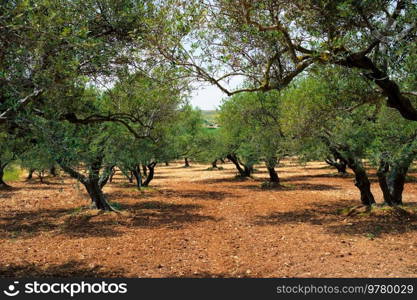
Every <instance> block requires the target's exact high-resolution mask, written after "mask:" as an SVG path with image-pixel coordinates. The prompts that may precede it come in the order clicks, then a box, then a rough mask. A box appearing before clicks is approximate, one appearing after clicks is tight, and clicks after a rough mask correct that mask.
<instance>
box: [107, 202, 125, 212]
mask: <svg viewBox="0 0 417 300" xmlns="http://www.w3.org/2000/svg"><path fill="white" fill-rule="evenodd" d="M110 205H111V206H112V207H113V208H115V209H117V210H122V209H123V207H122V204H120V203H119V202H110Z"/></svg>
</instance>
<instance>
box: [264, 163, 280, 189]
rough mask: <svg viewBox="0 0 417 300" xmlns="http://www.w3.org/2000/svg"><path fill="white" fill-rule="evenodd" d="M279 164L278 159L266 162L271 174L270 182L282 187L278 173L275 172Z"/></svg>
mask: <svg viewBox="0 0 417 300" xmlns="http://www.w3.org/2000/svg"><path fill="white" fill-rule="evenodd" d="M277 164H278V159H277V158H275V157H274V158H270V159H266V160H265V165H266V168H267V170H268V173H269V182H270V183H272V184H274V185H280V180H279V176H278V173H277V172H276V171H275V167H276V165H277Z"/></svg>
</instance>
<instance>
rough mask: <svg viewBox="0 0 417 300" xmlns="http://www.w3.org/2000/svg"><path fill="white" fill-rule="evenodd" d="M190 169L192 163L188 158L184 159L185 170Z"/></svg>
mask: <svg viewBox="0 0 417 300" xmlns="http://www.w3.org/2000/svg"><path fill="white" fill-rule="evenodd" d="M188 167H190V162H189V161H188V157H185V158H184V168H188Z"/></svg>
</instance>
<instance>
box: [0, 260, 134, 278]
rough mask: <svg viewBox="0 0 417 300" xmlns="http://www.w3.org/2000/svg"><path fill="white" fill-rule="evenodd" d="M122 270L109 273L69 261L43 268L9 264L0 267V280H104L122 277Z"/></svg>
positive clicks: (100, 267) (118, 269)
mask: <svg viewBox="0 0 417 300" xmlns="http://www.w3.org/2000/svg"><path fill="white" fill-rule="evenodd" d="M125 272H126V271H125V270H124V269H122V268H120V267H119V268H116V269H112V270H111V271H107V270H103V266H100V265H95V266H93V267H90V266H87V265H85V263H83V262H79V261H75V260H70V261H68V262H66V263H64V264H59V265H50V266H46V267H45V268H43V267H42V266H40V265H38V264H33V263H27V264H10V265H7V266H2V265H0V277H1V278H23V277H42V278H51V277H60V278H62V277H72V278H74V277H82V278H106V277H122V276H123V275H124V274H125Z"/></svg>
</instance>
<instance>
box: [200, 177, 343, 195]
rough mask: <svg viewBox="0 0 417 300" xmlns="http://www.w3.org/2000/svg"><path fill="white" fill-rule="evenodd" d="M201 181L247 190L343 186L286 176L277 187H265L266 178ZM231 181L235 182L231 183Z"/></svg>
mask: <svg viewBox="0 0 417 300" xmlns="http://www.w3.org/2000/svg"><path fill="white" fill-rule="evenodd" d="M198 182H199V183H202V184H208V185H210V184H212V185H221V186H222V187H225V188H230V189H247V190H256V191H265V190H270V191H277V192H278V191H285V190H287V191H291V190H308V191H326V190H329V191H330V190H340V189H341V187H339V186H337V185H334V184H332V185H327V184H313V183H299V184H286V182H287V180H286V178H284V179H282V182H281V184H282V185H281V186H279V187H276V188H265V187H264V186H263V183H265V182H268V180H267V179H265V178H239V177H236V178H213V179H203V180H199V181H198ZM229 183H234V184H233V185H230V184H229Z"/></svg>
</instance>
